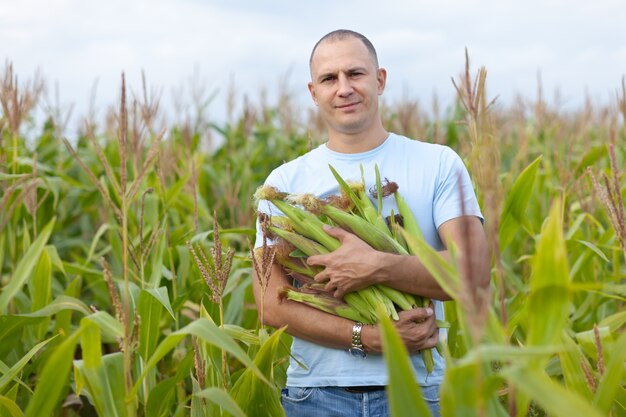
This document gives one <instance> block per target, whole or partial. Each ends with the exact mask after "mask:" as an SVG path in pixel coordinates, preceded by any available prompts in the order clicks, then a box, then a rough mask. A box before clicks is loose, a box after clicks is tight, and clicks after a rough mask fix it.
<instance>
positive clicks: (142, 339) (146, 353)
mask: <svg viewBox="0 0 626 417" xmlns="http://www.w3.org/2000/svg"><path fill="white" fill-rule="evenodd" d="M137 311H138V312H139V317H140V318H141V324H140V326H139V354H140V355H141V357H142V358H143V359H144V360H146V361H147V360H148V359H149V358H150V355H152V353H153V352H154V348H155V347H156V345H157V342H158V340H159V336H160V332H159V325H160V322H161V312H162V311H163V306H162V305H161V303H160V302H159V300H158V299H157V298H155V297H154V296H152V295H151V294H150V293H149V292H147V291H146V290H142V291H141V293H140V294H139V305H138V307H137Z"/></svg>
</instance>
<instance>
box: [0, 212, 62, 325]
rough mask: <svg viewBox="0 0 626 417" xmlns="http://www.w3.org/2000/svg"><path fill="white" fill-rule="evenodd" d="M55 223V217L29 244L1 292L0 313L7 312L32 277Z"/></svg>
mask: <svg viewBox="0 0 626 417" xmlns="http://www.w3.org/2000/svg"><path fill="white" fill-rule="evenodd" d="M54 223H55V219H54V218H53V219H52V220H50V223H48V224H47V225H46V227H44V228H43V229H42V230H41V232H40V233H39V236H38V237H37V239H36V240H35V241H34V242H33V243H32V244H31V245H30V246H29V248H28V250H27V251H26V253H25V254H24V256H22V258H21V259H20V261H19V263H18V264H17V267H16V269H15V273H14V274H13V276H12V277H11V279H10V280H9V283H8V284H7V286H6V287H4V288H3V289H2V294H0V313H6V311H7V306H8V305H9V302H11V300H12V299H13V297H15V295H16V294H17V292H18V291H20V290H21V288H22V286H23V285H24V283H26V281H28V279H29V278H30V277H31V273H32V271H33V269H34V268H35V266H36V265H37V263H38V262H39V258H40V257H41V253H42V252H43V250H44V248H45V246H46V243H47V242H48V239H49V238H50V234H51V233H52V229H53V228H54Z"/></svg>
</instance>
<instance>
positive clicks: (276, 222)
mask: <svg viewBox="0 0 626 417" xmlns="http://www.w3.org/2000/svg"><path fill="white" fill-rule="evenodd" d="M329 167H330V169H331V171H332V173H333V175H334V176H335V179H336V180H337V182H338V183H339V187H340V190H341V195H340V196H331V197H330V198H328V199H325V200H321V199H318V198H317V197H315V196H314V195H312V194H303V195H289V194H286V193H284V192H281V191H279V190H277V189H275V188H273V187H270V186H263V187H260V188H259V189H258V190H257V192H256V193H255V199H256V200H257V201H258V200H268V201H270V202H271V203H272V204H274V205H275V206H276V208H278V209H279V210H280V211H281V212H282V213H283V214H284V216H272V217H267V216H264V217H263V218H261V223H262V226H263V231H264V233H265V234H266V236H268V237H272V238H273V239H275V240H277V246H278V247H279V248H280V249H279V250H278V251H277V256H276V258H275V259H276V261H277V262H278V263H279V264H280V265H282V267H283V268H284V270H285V271H286V272H287V274H288V275H289V276H291V277H292V278H293V280H294V283H295V286H294V287H289V288H284V289H283V290H282V292H281V294H280V295H281V297H282V298H283V299H285V298H286V299H289V300H292V301H296V302H300V303H304V304H306V305H308V306H311V307H314V308H317V309H319V310H322V311H325V312H327V313H330V314H334V315H337V316H341V317H344V318H347V319H350V320H354V321H360V322H363V323H366V324H375V323H376V322H377V317H376V311H378V308H382V309H383V311H385V313H386V314H387V316H389V317H390V318H392V319H394V320H397V319H398V311H399V310H410V309H412V308H415V307H425V306H428V305H429V304H430V300H428V299H424V298H423V297H420V296H416V295H414V294H409V293H405V292H401V291H398V290H396V289H393V288H390V287H387V286H384V285H374V286H370V287H367V288H363V289H361V290H359V291H355V292H351V293H348V294H346V295H345V296H344V300H343V301H342V300H338V299H336V298H334V297H333V296H332V295H331V294H329V293H328V292H326V291H325V290H324V286H323V285H320V284H319V283H316V282H315V281H314V280H313V277H314V276H315V275H316V274H317V273H318V272H320V269H319V268H317V267H310V266H308V265H307V264H306V262H305V260H306V258H307V257H309V256H313V255H318V254H325V253H329V252H332V251H334V250H336V249H337V248H339V246H340V243H339V241H338V240H337V239H335V238H334V237H332V236H330V235H328V234H327V233H326V232H325V231H324V229H323V228H324V225H331V226H334V227H341V228H343V229H345V230H347V231H350V232H352V233H354V234H355V235H356V236H358V237H359V238H360V239H362V240H363V241H365V242H366V243H367V244H369V245H370V246H371V247H372V248H374V249H376V250H379V251H383V252H389V253H395V254H402V255H416V253H414V252H415V250H416V249H415V246H414V245H409V244H407V239H406V237H405V236H406V234H410V236H412V237H414V238H421V232H420V230H419V226H418V223H417V221H416V219H415V217H414V216H413V213H412V212H411V210H410V208H409V206H408V205H407V204H406V202H405V201H404V199H403V198H402V196H401V195H400V194H399V193H398V186H397V185H396V184H395V183H393V182H388V181H387V182H386V184H385V185H384V186H383V185H382V182H381V180H380V174H379V172H378V167H376V192H375V193H373V194H375V195H374V197H375V198H376V200H377V203H378V204H377V207H376V206H375V205H374V204H373V203H372V201H371V200H370V198H369V197H368V195H367V192H366V190H365V181H364V176H363V168H362V167H361V177H362V180H363V182H362V183H357V184H349V183H347V182H346V181H344V179H343V178H341V176H340V175H339V174H338V173H337V171H336V170H335V169H334V168H333V167H332V166H329ZM391 194H393V195H394V197H395V200H396V204H397V207H398V210H399V213H398V214H399V216H395V215H394V213H392V215H391V216H390V220H389V222H387V221H386V220H385V219H384V218H383V216H382V199H383V198H384V197H387V196H390V195H391ZM398 220H400V221H398ZM409 240H411V239H409ZM261 250H262V249H261ZM441 324H442V323H441V322H438V325H440V327H443V326H441ZM421 354H422V358H423V360H424V364H425V365H426V369H427V372H428V373H430V372H431V371H432V369H433V367H434V362H433V357H432V349H431V350H427V351H422V353H421Z"/></svg>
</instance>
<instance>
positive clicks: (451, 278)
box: [399, 228, 460, 300]
mask: <svg viewBox="0 0 626 417" xmlns="http://www.w3.org/2000/svg"><path fill="white" fill-rule="evenodd" d="M399 230H400V233H402V236H403V237H404V240H405V241H406V243H407V246H408V247H409V252H410V253H415V254H416V255H415V256H417V257H418V258H419V260H420V261H421V262H422V264H423V265H424V267H425V268H426V269H427V270H428V272H429V273H430V274H431V275H432V276H433V278H434V279H435V281H437V284H439V286H440V287H441V288H442V289H443V290H444V291H445V292H446V293H448V294H450V296H451V297H452V298H453V299H455V300H458V299H459V295H460V293H459V291H460V279H459V274H458V272H457V271H456V269H455V268H454V266H452V263H451V262H448V261H446V260H445V259H444V258H443V257H442V256H441V255H440V254H439V253H438V252H437V251H436V250H435V249H433V248H432V247H431V246H430V245H429V244H428V243H427V242H426V241H425V240H424V239H423V237H422V236H421V234H420V235H413V234H410V233H408V232H407V231H406V230H404V229H402V228H400V229H399Z"/></svg>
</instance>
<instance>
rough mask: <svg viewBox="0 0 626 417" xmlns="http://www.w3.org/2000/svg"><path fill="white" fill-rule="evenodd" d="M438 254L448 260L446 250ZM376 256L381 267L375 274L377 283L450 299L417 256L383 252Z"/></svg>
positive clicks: (429, 296)
mask: <svg viewBox="0 0 626 417" xmlns="http://www.w3.org/2000/svg"><path fill="white" fill-rule="evenodd" d="M440 254H441V255H442V256H443V257H444V259H446V260H448V251H442V252H440ZM378 256H379V259H380V265H381V269H380V273H379V274H377V276H376V283H377V284H383V285H386V286H388V287H391V288H395V289H397V290H400V291H404V292H408V293H411V294H416V295H420V296H422V297H426V298H431V299H435V300H450V295H448V294H447V293H446V292H445V291H444V290H443V289H442V288H441V287H440V286H439V284H438V283H437V281H436V280H435V279H434V278H433V277H432V275H431V274H430V272H428V270H427V269H426V267H424V265H423V264H422V263H421V262H420V260H419V258H418V257H417V256H410V255H395V254H391V253H383V252H380V253H379V254H378Z"/></svg>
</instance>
